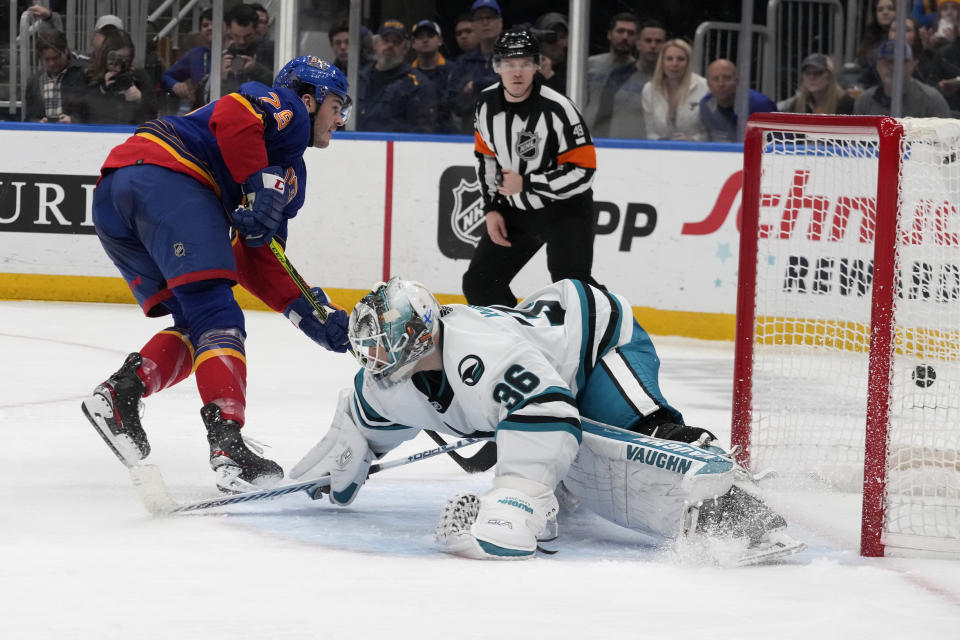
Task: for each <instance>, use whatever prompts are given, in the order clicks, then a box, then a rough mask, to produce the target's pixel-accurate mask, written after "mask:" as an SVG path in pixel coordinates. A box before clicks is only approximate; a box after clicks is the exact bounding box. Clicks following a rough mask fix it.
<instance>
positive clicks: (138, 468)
mask: <svg viewBox="0 0 960 640" xmlns="http://www.w3.org/2000/svg"><path fill="white" fill-rule="evenodd" d="M489 439H490V438H462V439H460V440H457V441H456V442H451V443H450V444H447V445H444V446H442V447H437V448H436V449H427V450H426V451H420V452H418V453H414V454H412V455H409V456H407V457H406V458H398V459H396V460H390V461H389V462H384V463H380V464H374V465H372V466H371V467H370V472H369V474H368V475H373V474H374V473H379V472H380V471H386V470H387V469H393V468H395V467H402V466H404V465H407V464H410V463H411V462H417V461H418V460H425V459H427V458H432V457H433V456H438V455H441V454H444V453H447V452H450V451H453V450H455V449H459V448H461V447H466V446H468V445H471V444H475V443H477V442H483V441H486V440H489ZM130 479H131V480H132V481H133V486H134V488H135V489H136V491H137V496H138V497H139V498H140V501H141V502H143V505H144V506H145V507H146V508H147V510H148V511H149V512H150V513H152V514H153V515H155V516H162V515H169V514H173V513H186V512H189V511H200V510H202V509H212V508H215V507H223V506H226V505H230V504H239V503H242V502H253V501H256V500H267V499H269V498H276V497H278V496H285V495H288V494H291V493H297V492H299V491H304V492H306V493H307V495H309V496H310V497H311V498H316V497H317V492H318V491H321V490H323V489H324V488H326V487H329V486H330V476H321V477H320V478H316V479H314V480H307V481H305V482H297V483H294V484H287V485H281V486H279V487H273V488H272V489H261V490H259V491H247V492H244V493H235V494H232V495H228V496H221V497H217V498H208V499H206V500H197V501H195V502H185V503H178V502H176V501H175V500H174V499H173V498H172V497H171V496H170V492H169V491H168V490H167V485H166V483H165V482H164V481H163V476H162V475H161V473H160V469H159V467H157V466H156V465H152V464H142V465H134V466H132V467H130Z"/></svg>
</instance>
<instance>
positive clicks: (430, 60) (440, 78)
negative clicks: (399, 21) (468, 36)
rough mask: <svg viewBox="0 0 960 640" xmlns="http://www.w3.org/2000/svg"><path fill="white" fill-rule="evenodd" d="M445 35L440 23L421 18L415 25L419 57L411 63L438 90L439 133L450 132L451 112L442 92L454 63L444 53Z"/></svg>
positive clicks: (416, 47)
mask: <svg viewBox="0 0 960 640" xmlns="http://www.w3.org/2000/svg"><path fill="white" fill-rule="evenodd" d="M442 48H443V36H442V34H441V32H440V25H438V24H437V23H436V22H434V21H433V20H421V21H420V22H418V23H417V24H416V25H415V26H414V27H413V50H414V51H415V52H416V54H417V57H416V58H415V59H414V61H413V62H412V63H411V65H410V66H412V67H413V68H414V69H416V70H417V71H419V72H420V73H422V74H423V75H425V76H427V77H428V78H430V81H431V82H432V83H433V85H434V88H435V90H436V91H437V100H438V105H437V126H436V132H437V133H449V131H450V112H449V108H448V106H447V104H446V103H445V102H440V93H441V92H442V91H443V90H444V89H446V86H447V82H448V81H449V79H450V71H451V70H452V69H453V63H452V62H450V60H449V59H448V58H447V57H446V56H444V55H443V52H442V51H441V49H442Z"/></svg>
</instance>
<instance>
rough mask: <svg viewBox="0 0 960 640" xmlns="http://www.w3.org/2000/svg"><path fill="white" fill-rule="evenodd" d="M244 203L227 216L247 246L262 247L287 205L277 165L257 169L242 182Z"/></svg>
mask: <svg viewBox="0 0 960 640" xmlns="http://www.w3.org/2000/svg"><path fill="white" fill-rule="evenodd" d="M242 190H243V196H244V203H243V204H242V205H240V206H239V207H237V208H236V209H235V210H234V211H233V213H232V214H231V215H230V217H231V218H232V219H233V224H234V226H236V227H237V231H238V232H239V233H240V236H241V237H242V238H243V242H244V244H246V245H247V246H248V247H261V246H263V245H265V244H267V243H268V242H270V240H271V239H272V238H273V234H275V233H276V232H277V229H279V228H280V224H281V223H282V222H283V208H284V207H286V206H287V196H286V183H285V182H284V180H283V171H282V170H281V169H280V167H267V168H265V169H262V170H260V171H257V172H256V173H254V174H253V175H251V176H250V177H249V178H247V179H246V180H245V181H244V183H243V187H242Z"/></svg>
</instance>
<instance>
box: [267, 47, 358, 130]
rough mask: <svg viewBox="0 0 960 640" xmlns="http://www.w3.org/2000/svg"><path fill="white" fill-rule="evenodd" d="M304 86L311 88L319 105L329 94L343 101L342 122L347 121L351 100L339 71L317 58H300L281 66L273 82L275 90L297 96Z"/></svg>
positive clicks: (346, 85) (343, 76)
mask: <svg viewBox="0 0 960 640" xmlns="http://www.w3.org/2000/svg"><path fill="white" fill-rule="evenodd" d="M304 85H309V86H311V87H313V95H314V97H315V98H316V99H317V102H318V103H320V104H322V103H323V101H324V99H325V98H326V97H327V94H330V93H332V94H333V95H335V96H338V97H339V98H340V99H341V100H343V120H344V122H346V121H347V119H348V118H349V117H350V106H351V105H352V104H353V100H351V99H350V93H349V90H350V86H349V84H348V83H347V76H345V75H344V74H343V72H342V71H340V69H338V68H337V67H335V66H333V65H332V64H330V63H329V62H327V61H326V60H321V59H320V58H318V57H317V56H300V57H299V58H294V59H293V60H291V61H290V62H288V63H287V64H285V65H283V69H280V73H278V74H277V78H276V79H275V80H274V81H273V87H274V88H275V89H279V88H281V87H283V88H285V89H290V90H292V91H295V92H296V93H297V95H301V94H303V93H306V91H304Z"/></svg>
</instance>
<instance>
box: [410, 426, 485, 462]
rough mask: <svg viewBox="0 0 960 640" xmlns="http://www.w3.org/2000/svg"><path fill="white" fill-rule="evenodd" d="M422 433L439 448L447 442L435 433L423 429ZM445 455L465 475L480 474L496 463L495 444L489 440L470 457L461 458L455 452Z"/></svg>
mask: <svg viewBox="0 0 960 640" xmlns="http://www.w3.org/2000/svg"><path fill="white" fill-rule="evenodd" d="M424 432H425V433H426V434H427V435H428V436H430V439H431V440H433V441H434V442H436V443H437V444H438V445H440V446H441V447H442V446H444V445H446V444H447V441H446V440H444V439H443V436H441V435H440V434H439V433H437V432H436V431H430V430H429V429H424ZM447 455H449V456H450V457H451V458H453V461H454V462H456V463H457V464H458V465H459V466H460V468H461V469H463V470H464V471H466V472H467V473H480V472H482V471H486V470H487V469H489V468H491V467H492V466H493V465H495V464H496V463H497V443H496V442H494V441H493V440H492V439H490V441H489V442H487V443H486V444H484V445H483V446H482V447H480V448H479V449H478V450H477V452H476V453H475V454H473V455H472V456H469V457H467V456H462V455H460V454H459V453H457V452H456V451H448V452H447Z"/></svg>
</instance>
